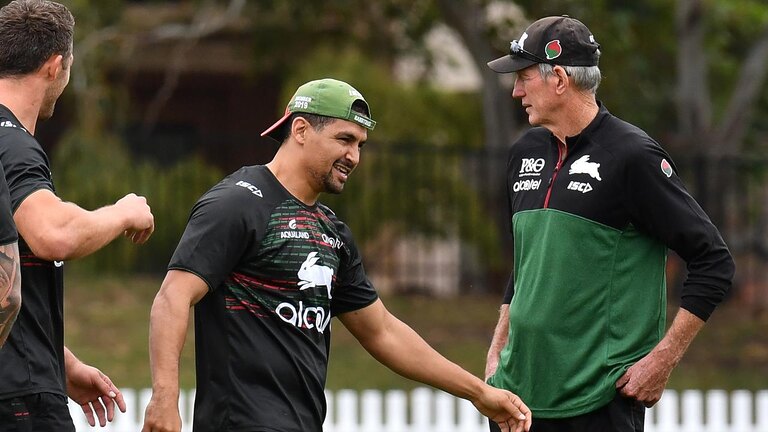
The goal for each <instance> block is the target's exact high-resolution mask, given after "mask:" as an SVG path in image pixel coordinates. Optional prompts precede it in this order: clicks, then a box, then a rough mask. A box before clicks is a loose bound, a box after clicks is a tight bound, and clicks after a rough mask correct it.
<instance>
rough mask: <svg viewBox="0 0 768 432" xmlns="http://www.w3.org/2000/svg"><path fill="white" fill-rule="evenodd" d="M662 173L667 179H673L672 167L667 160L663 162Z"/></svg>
mask: <svg viewBox="0 0 768 432" xmlns="http://www.w3.org/2000/svg"><path fill="white" fill-rule="evenodd" d="M661 172H663V173H664V175H665V176H667V177H672V165H670V164H669V162H667V160H666V159H662V160H661Z"/></svg>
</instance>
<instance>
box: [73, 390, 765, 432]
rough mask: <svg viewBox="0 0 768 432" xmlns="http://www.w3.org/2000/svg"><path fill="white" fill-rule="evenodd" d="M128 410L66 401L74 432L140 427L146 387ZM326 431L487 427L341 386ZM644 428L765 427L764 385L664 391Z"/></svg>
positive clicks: (187, 403)
mask: <svg viewBox="0 0 768 432" xmlns="http://www.w3.org/2000/svg"><path fill="white" fill-rule="evenodd" d="M122 392H123V397H124V398H125V401H126V404H127V405H128V412H126V413H125V414H120V413H118V415H117V416H116V418H115V421H114V422H112V423H111V424H108V425H107V427H105V428H98V427H97V428H96V429H94V428H91V427H90V426H88V423H87V422H86V420H85V416H84V415H83V412H82V410H81V408H80V407H79V406H78V405H76V404H74V403H73V402H72V401H70V406H69V409H70V412H71V413H72V418H73V419H74V421H75V426H76V428H77V431H78V432H86V431H96V430H99V431H105V432H138V431H140V430H141V426H142V422H143V417H144V407H146V405H147V402H148V401H149V397H150V395H151V392H150V390H149V389H144V390H139V391H136V390H132V389H123V390H122ZM194 397H195V392H194V390H192V391H189V392H186V393H183V394H182V397H181V400H180V401H179V406H180V408H181V415H182V419H183V423H184V429H183V432H191V431H192V423H191V418H192V403H193V401H194ZM326 398H327V400H328V417H327V418H326V421H325V424H324V425H323V430H324V431H325V432H487V431H488V426H487V423H486V420H485V418H483V417H482V416H481V415H480V414H479V413H478V412H477V411H476V410H475V408H474V406H472V404H471V403H469V402H467V401H465V400H462V399H457V398H455V397H454V396H451V395H449V394H447V393H443V392H441V391H438V390H433V389H429V388H417V389H415V390H413V391H411V392H405V391H401V390H390V391H386V392H382V391H378V390H364V391H361V392H357V391H353V390H340V391H337V392H335V393H332V392H326ZM646 412H647V414H646V419H645V430H646V432H768V390H762V391H758V392H751V391H746V390H736V391H733V392H730V393H729V392H726V391H723V390H710V391H707V392H702V391H699V390H685V391H683V392H676V391H674V390H667V391H665V392H664V396H663V397H662V398H661V401H660V402H659V403H658V404H657V405H656V406H655V407H653V408H651V409H649V410H647V411H646Z"/></svg>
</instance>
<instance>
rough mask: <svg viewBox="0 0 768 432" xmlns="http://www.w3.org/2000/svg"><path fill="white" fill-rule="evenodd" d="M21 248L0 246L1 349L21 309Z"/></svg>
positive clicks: (14, 243) (14, 244)
mask: <svg viewBox="0 0 768 432" xmlns="http://www.w3.org/2000/svg"><path fill="white" fill-rule="evenodd" d="M20 270H21V264H20V262H19V246H18V243H16V242H13V243H10V244H7V245H3V246H0V347H2V346H3V345H4V344H5V340H6V339H7V338H8V334H9V333H10V332H11V327H12V326H13V322H14V321H16V315H18V314H19V309H20V308H21V275H20Z"/></svg>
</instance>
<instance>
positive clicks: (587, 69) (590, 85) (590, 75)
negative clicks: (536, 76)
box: [539, 63, 603, 94]
mask: <svg viewBox="0 0 768 432" xmlns="http://www.w3.org/2000/svg"><path fill="white" fill-rule="evenodd" d="M561 67H562V68H563V69H565V72H566V73H567V74H568V76H570V77H571V78H572V79H573V83H574V85H576V88H577V89H579V90H583V91H586V92H589V93H592V94H595V93H597V88H598V87H600V80H601V79H602V77H603V76H602V74H601V73H600V68H599V67H597V66H561ZM552 68H553V66H552V65H551V64H548V63H539V73H540V74H541V77H542V78H545V79H546V78H548V77H550V76H552V75H554V72H553V70H552Z"/></svg>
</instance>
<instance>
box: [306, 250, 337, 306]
mask: <svg viewBox="0 0 768 432" xmlns="http://www.w3.org/2000/svg"><path fill="white" fill-rule="evenodd" d="M319 259H320V258H319V257H318V256H317V252H310V253H309V254H308V255H307V259H306V260H304V262H303V263H302V264H301V268H300V269H299V273H298V276H299V279H301V280H300V281H299V289H300V290H305V289H307V288H314V287H319V286H324V287H326V288H327V289H328V299H330V298H331V284H332V281H333V269H332V268H330V267H326V266H322V265H318V264H317V261H318V260H319Z"/></svg>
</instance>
